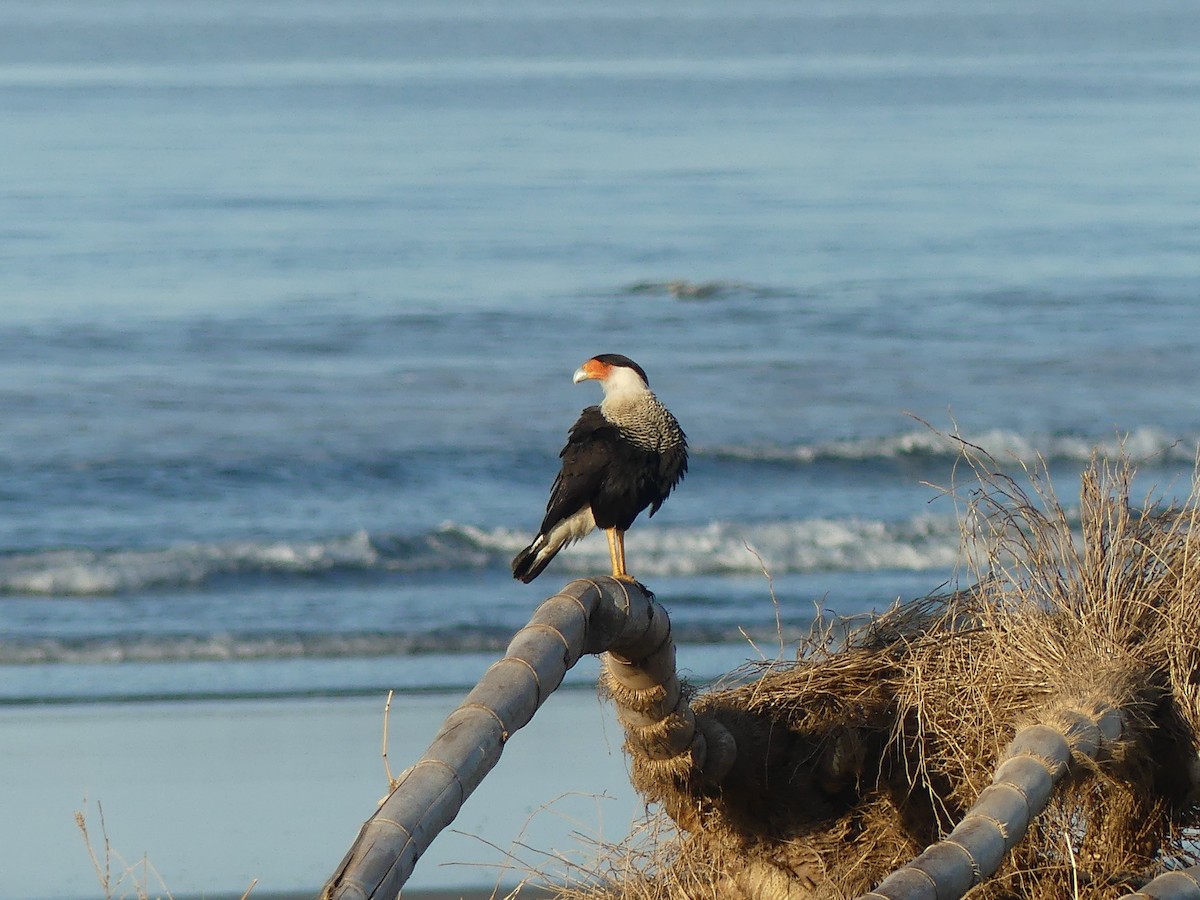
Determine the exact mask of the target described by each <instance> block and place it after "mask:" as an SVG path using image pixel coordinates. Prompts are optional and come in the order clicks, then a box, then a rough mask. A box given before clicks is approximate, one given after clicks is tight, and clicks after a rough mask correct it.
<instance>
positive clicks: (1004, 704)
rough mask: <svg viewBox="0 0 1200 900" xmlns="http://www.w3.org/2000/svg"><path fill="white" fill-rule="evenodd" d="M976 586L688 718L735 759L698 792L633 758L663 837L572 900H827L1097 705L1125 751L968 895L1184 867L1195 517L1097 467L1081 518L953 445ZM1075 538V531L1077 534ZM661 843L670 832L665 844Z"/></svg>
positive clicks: (1191, 732)
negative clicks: (1043, 736)
mask: <svg viewBox="0 0 1200 900" xmlns="http://www.w3.org/2000/svg"><path fill="white" fill-rule="evenodd" d="M962 451H963V452H962V462H963V465H964V466H965V468H966V470H968V471H969V472H970V475H971V477H970V480H969V484H968V485H967V486H966V488H965V489H964V488H955V489H954V490H952V491H951V492H950V493H951V494H952V496H953V497H954V498H955V502H956V503H958V504H959V505H960V506H959V511H960V514H961V518H962V521H963V543H964V554H963V556H964V559H965V560H968V562H966V563H964V571H963V573H962V575H961V576H960V580H962V581H965V582H966V583H968V584H969V585H970V587H969V588H967V589H964V590H960V591H956V592H952V593H948V594H944V595H940V596H934V597H927V598H924V599H921V600H918V601H914V602H911V603H907V604H904V605H899V606H897V607H895V608H893V609H891V610H889V611H888V612H886V613H884V614H882V615H880V616H878V617H877V618H874V619H873V620H871V621H869V622H868V623H866V624H865V625H862V626H860V627H858V628H856V629H855V630H853V631H852V632H851V633H850V634H849V636H848V637H846V638H845V639H844V640H835V638H834V636H835V630H834V629H833V627H832V626H827V627H825V628H824V629H819V630H817V631H815V632H814V635H813V637H812V638H811V639H810V640H808V641H807V642H805V643H804V644H803V646H801V647H800V648H799V651H798V653H797V656H796V659H795V660H793V661H790V662H788V663H786V664H780V663H767V662H764V663H762V664H760V665H759V667H758V671H757V672H756V675H757V677H756V678H754V679H753V680H752V681H751V682H750V683H748V684H744V685H742V686H740V687H735V688H730V689H725V690H716V691H713V692H710V693H707V694H705V695H702V696H700V697H697V698H695V699H694V701H693V702H694V707H695V709H696V711H697V714H698V715H706V716H711V717H713V718H715V719H717V720H718V721H720V722H721V723H722V724H723V725H725V727H727V728H728V729H729V730H730V731H731V732H733V733H734V734H735V735H736V737H737V740H738V762H737V764H736V766H735V767H734V770H733V771H732V772H731V773H730V775H729V777H727V778H726V779H725V780H724V782H723V783H722V784H720V785H719V786H712V785H708V784H705V783H703V782H702V781H701V780H699V779H696V778H694V777H693V776H691V775H690V774H689V773H686V772H683V773H681V772H680V771H679V770H678V768H675V769H668V768H663V767H662V766H657V767H656V766H654V765H651V764H649V763H648V762H646V761H643V760H640V759H638V758H636V757H635V758H634V759H633V761H632V768H633V778H634V783H635V785H636V786H637V787H638V789H639V790H640V791H641V792H642V793H643V794H644V795H645V796H646V798H647V799H649V800H652V801H655V802H657V803H660V804H661V805H662V808H663V809H664V810H665V811H666V813H667V814H668V815H669V816H670V818H671V819H672V820H673V821H674V822H675V823H677V826H678V830H677V831H676V830H669V829H668V830H669V834H667V835H664V834H661V833H658V834H655V835H654V839H653V840H652V841H649V842H643V843H641V844H639V845H638V846H637V847H630V846H626V847H622V848H614V849H613V851H612V852H611V853H610V854H609V857H608V858H607V859H606V860H605V861H604V863H603V864H602V865H601V866H600V871H598V873H597V874H598V876H599V878H600V882H601V884H600V885H599V886H592V887H589V888H587V889H572V890H567V891H564V892H563V893H562V894H561V896H562V897H565V898H582V897H612V898H629V900H660V898H710V897H723V898H738V897H741V898H756V900H757V898H787V900H799V898H806V897H830V898H842V897H852V896H856V895H858V894H860V893H862V892H864V891H866V890H869V889H870V888H871V887H872V886H873V885H874V884H875V883H877V882H878V881H879V880H880V879H882V877H883V876H884V875H886V874H887V873H888V872H890V871H891V870H892V869H894V868H896V867H897V866H899V865H901V864H903V863H904V862H906V861H907V860H908V859H910V858H911V857H912V856H913V855H915V854H916V853H917V852H919V851H920V850H921V849H922V848H923V847H924V846H926V845H927V844H929V843H932V842H933V841H935V840H937V839H938V838H939V837H941V836H943V835H944V834H945V833H946V832H947V831H948V830H949V828H950V827H951V826H952V825H953V824H954V823H955V822H956V821H957V819H958V818H960V817H961V815H962V814H963V812H964V811H965V810H966V808H967V807H968V806H969V805H970V804H971V803H972V802H973V801H974V799H975V798H976V796H977V795H978V793H979V792H980V791H981V790H982V789H983V788H984V787H985V786H986V785H987V784H988V783H989V782H990V780H991V776H992V772H993V769H994V766H995V763H996V760H997V759H998V757H999V756H1000V754H1001V753H1002V752H1003V750H1004V747H1005V746H1006V745H1007V743H1008V742H1009V741H1010V740H1011V739H1012V737H1013V735H1014V734H1015V733H1016V732H1017V730H1018V729H1019V728H1021V727H1022V726H1024V725H1027V724H1030V723H1032V722H1034V721H1046V720H1047V719H1052V718H1053V716H1054V715H1055V712H1056V710H1058V709H1059V708H1062V707H1064V706H1067V705H1078V704H1085V705H1086V704H1087V703H1089V702H1105V703H1108V704H1111V705H1114V706H1117V707H1119V708H1120V709H1122V711H1123V712H1124V714H1125V718H1126V725H1127V727H1126V734H1127V735H1128V737H1127V739H1126V740H1125V741H1124V743H1122V744H1121V745H1120V746H1118V747H1115V748H1112V749H1111V752H1109V753H1108V754H1107V755H1105V756H1104V757H1103V758H1102V759H1101V760H1100V761H1099V763H1097V764H1094V765H1085V764H1083V763H1082V762H1080V763H1079V764H1078V765H1077V766H1075V767H1074V771H1073V772H1072V773H1071V774H1070V775H1068V777H1067V778H1066V779H1065V780H1064V782H1063V783H1062V784H1061V785H1060V787H1059V790H1058V791H1057V792H1056V795H1055V797H1054V799H1053V800H1052V801H1051V805H1050V808H1049V809H1048V810H1047V811H1046V813H1045V814H1043V815H1042V816H1041V817H1040V818H1039V819H1038V820H1037V821H1036V822H1035V823H1033V824H1032V825H1031V826H1030V828H1029V831H1028V834H1027V836H1026V837H1025V839H1024V840H1023V841H1022V842H1021V844H1019V845H1018V848H1017V850H1016V851H1015V852H1014V853H1013V854H1011V856H1010V858H1009V859H1008V860H1006V861H1005V863H1004V864H1003V866H1002V868H1001V870H1000V872H999V873H997V876H996V877H995V878H993V879H991V880H990V881H989V882H988V883H986V884H984V885H982V886H980V887H979V888H977V889H976V892H977V894H978V895H979V896H987V897H995V898H1008V897H1023V898H1047V900H1050V898H1054V900H1059V898H1069V897H1082V898H1089V897H1100V896H1104V897H1111V896H1115V895H1116V894H1117V893H1120V892H1122V891H1124V890H1127V889H1132V888H1134V887H1136V886H1138V885H1140V884H1141V883H1143V882H1144V881H1145V880H1146V879H1147V878H1149V877H1150V876H1152V875H1153V874H1156V873H1157V872H1159V871H1161V870H1162V869H1164V868H1170V867H1176V866H1183V865H1191V864H1194V863H1195V862H1196V859H1195V856H1194V852H1193V851H1194V849H1195V847H1196V840H1197V836H1198V832H1197V831H1196V829H1197V827H1198V826H1200V795H1198V793H1197V785H1198V784H1200V771H1198V767H1197V750H1198V748H1200V739H1198V735H1200V528H1198V527H1197V524H1198V522H1197V520H1198V517H1200V501H1198V495H1197V492H1196V491H1195V490H1193V492H1192V494H1191V495H1190V496H1189V497H1188V498H1187V499H1186V500H1184V501H1182V502H1181V503H1178V504H1171V505H1164V504H1161V503H1158V502H1155V501H1154V500H1153V499H1152V498H1143V499H1142V500H1141V502H1137V503H1135V502H1134V501H1133V500H1132V499H1131V496H1130V492H1131V482H1132V479H1133V474H1134V471H1133V467H1132V466H1131V464H1130V463H1129V462H1128V461H1127V460H1125V459H1118V460H1116V461H1114V462H1110V461H1108V460H1105V459H1100V458H1097V459H1094V460H1093V462H1092V464H1091V466H1090V467H1089V468H1088V470H1087V471H1086V472H1085V473H1084V476H1083V479H1082V490H1081V495H1080V501H1079V511H1078V515H1077V517H1075V516H1072V515H1070V514H1068V512H1067V511H1066V509H1065V508H1064V506H1063V505H1062V504H1060V503H1059V501H1058V500H1057V498H1056V497H1055V496H1054V493H1053V490H1052V488H1051V486H1050V484H1049V481H1048V479H1047V478H1046V477H1045V476H1044V473H1043V472H1041V471H1038V470H1030V471H1027V472H1026V473H1025V479H1024V480H1025V481H1027V482H1028V483H1029V484H1030V485H1031V488H1030V489H1029V491H1026V490H1025V489H1023V488H1022V487H1020V486H1019V485H1018V483H1017V482H1016V481H1015V480H1013V479H1011V478H1008V477H1007V476H1004V475H1000V474H996V472H997V468H998V467H997V466H996V464H995V462H994V460H992V459H990V458H989V457H988V456H987V455H986V454H984V453H983V452H982V451H980V450H979V449H978V448H975V447H972V446H970V445H966V444H964V445H963V446H962ZM1076 518H1077V521H1073V520H1074V519H1076ZM665 827H666V826H664V828H665Z"/></svg>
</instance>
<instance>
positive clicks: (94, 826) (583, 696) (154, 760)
mask: <svg viewBox="0 0 1200 900" xmlns="http://www.w3.org/2000/svg"><path fill="white" fill-rule="evenodd" d="M460 700H461V695H460V694H456V695H446V694H429V695H416V696H412V695H409V696H403V697H397V698H396V699H395V700H394V701H393V704H392V711H391V721H390V738H389V748H388V750H389V753H388V756H389V762H390V765H391V770H392V772H393V773H399V772H400V771H402V770H403V769H404V768H405V767H407V766H408V765H410V764H411V763H412V762H414V761H415V760H416V759H417V758H419V756H420V754H421V752H422V751H423V750H424V749H425V747H426V746H427V745H428V743H429V740H430V739H431V738H432V737H433V735H434V733H435V731H436V729H437V727H438V725H439V724H440V723H441V721H442V719H443V718H444V717H445V715H446V714H447V713H449V712H450V711H451V710H452V709H453V708H454V707H455V706H456V705H457V703H458V702H459V701H460ZM383 706H384V697H378V698H319V699H303V700H254V701H220V702H172V703H126V704H114V705H98V704H89V705H80V706H72V705H66V706H27V707H7V708H0V761H3V764H4V767H5V770H6V773H7V774H6V777H5V778H4V779H3V780H0V808H3V809H4V810H5V811H6V814H5V815H4V816H3V817H0V848H3V849H2V855H3V861H2V862H3V864H2V868H3V869H4V871H5V873H6V875H5V879H4V881H5V883H4V884H3V885H0V898H11V900H83V898H99V897H102V896H103V891H102V890H101V888H100V885H99V882H98V880H97V877H96V873H95V872H94V871H93V868H92V865H91V862H90V861H89V859H88V856H87V851H86V848H85V846H84V842H83V839H82V836H81V834H80V832H79V830H78V828H77V826H76V824H75V821H74V817H73V814H74V812H75V811H76V810H83V811H84V812H85V814H86V816H87V821H88V824H89V828H90V830H91V832H92V838H93V843H94V845H96V846H97V847H98V849H102V848H100V840H99V835H100V825H99V807H102V808H103V813H104V820H105V824H106V828H107V832H108V837H109V840H110V842H111V846H112V848H113V850H114V851H115V852H117V853H119V854H121V856H123V857H124V859H125V860H127V861H129V862H131V863H132V862H138V861H140V860H141V859H142V857H143V855H144V856H145V857H146V858H148V859H149V860H150V862H151V863H152V864H153V866H154V867H155V869H156V870H157V871H158V873H159V874H160V875H161V878H162V887H161V888H160V885H159V882H158V881H156V880H155V879H154V878H150V879H149V888H150V895H151V896H158V895H162V896H166V892H167V891H169V892H170V894H171V895H172V896H173V897H174V898H175V900H185V898H191V897H200V896H203V897H205V898H207V900H213V898H218V897H221V898H224V897H230V898H240V897H241V896H242V894H243V892H244V891H245V890H246V888H247V886H249V884H250V883H251V881H252V880H254V879H255V878H257V879H258V884H257V886H256V887H255V889H254V892H253V893H252V894H251V896H252V897H253V898H255V900H263V898H268V900H276V898H283V897H287V898H289V900H290V898H292V897H306V898H311V897H314V896H315V895H316V893H317V891H318V889H319V887H320V885H321V884H322V882H323V881H324V879H325V878H326V877H328V875H329V874H330V873H331V872H332V870H333V868H334V867H335V866H336V865H337V863H338V862H339V861H340V860H341V858H342V856H343V855H344V854H345V852H346V850H347V849H348V848H349V846H350V843H351V841H352V840H353V839H354V836H355V834H357V832H358V828H359V826H360V825H361V824H362V822H363V820H364V819H366V818H367V817H368V816H369V815H370V814H371V812H372V811H373V810H374V809H375V807H376V804H377V802H378V801H379V800H380V799H381V798H382V797H383V796H384V794H385V793H386V781H385V775H384V768H383V763H382V761H381V758H380V749H381V737H382V726H383ZM620 744H621V735H620V729H619V728H618V726H617V725H616V723H615V721H614V719H613V716H612V711H611V707H608V706H606V705H604V704H601V703H600V702H599V701H598V700H597V698H596V696H595V692H594V690H591V689H588V690H574V691H560V692H558V693H556V694H555V695H554V696H552V697H551V698H549V700H548V701H547V703H546V704H545V705H544V706H543V708H542V709H541V710H540V711H539V713H538V715H537V716H536V717H535V718H534V721H533V722H532V723H531V724H530V725H529V726H527V727H526V728H525V729H523V730H522V731H521V732H518V733H517V734H516V735H514V737H513V738H512V739H511V740H510V742H509V744H508V746H507V748H506V749H505V752H504V756H503V757H502V759H501V760H500V763H499V765H498V766H497V768H496V769H495V770H493V772H492V774H491V775H490V776H489V778H488V779H487V780H485V781H484V783H483V784H482V785H481V786H480V787H479V789H478V790H477V791H476V792H475V794H474V795H473V796H472V797H471V798H469V799H468V801H467V804H466V806H465V807H464V808H463V811H462V813H461V814H460V816H459V819H458V820H457V821H456V822H455V823H454V825H452V826H451V828H450V829H448V830H447V831H446V832H444V833H443V834H442V835H441V836H440V837H439V838H438V839H437V840H436V841H435V842H434V843H433V845H432V846H431V848H430V849H429V851H428V852H427V854H426V855H425V857H424V858H423V859H422V860H421V861H420V862H419V863H418V865H417V868H416V871H415V872H414V874H413V877H412V878H411V879H410V882H409V889H408V890H406V891H405V894H404V896H405V897H409V898H413V897H415V898H428V900H434V898H435V897H436V898H437V900H443V898H448V897H472V898H474V897H488V896H491V895H492V891H493V888H494V887H495V886H496V885H497V884H503V885H506V886H508V885H512V884H516V883H518V882H520V881H522V880H523V879H524V878H525V876H526V875H527V874H528V872H529V871H530V870H531V869H534V868H538V869H542V870H546V869H549V870H550V871H554V870H556V869H557V870H559V871H561V869H562V864H561V863H558V862H556V861H555V860H554V859H553V857H554V856H555V855H557V854H563V855H565V856H566V857H567V858H568V859H572V860H576V861H581V860H584V859H587V858H590V857H591V856H592V855H593V849H592V846H590V844H591V843H592V842H594V841H595V840H598V839H599V840H607V841H616V840H620V839H621V838H623V837H624V836H625V835H626V834H628V833H629V831H630V828H631V823H632V822H633V820H634V819H635V818H637V817H640V815H641V813H642V808H641V804H640V803H639V802H638V800H637V798H636V796H635V795H634V793H633V791H632V789H631V788H630V787H629V781H628V775H627V772H626V768H625V761H624V757H623V755H622V754H621V750H620ZM518 844H519V845H520V846H518ZM529 847H532V848H536V849H535V850H529V849H526V848H529ZM510 848H511V855H512V856H513V857H514V858H515V859H516V860H517V861H516V862H515V863H514V862H507V861H506V854H507V853H509V852H510ZM17 861H27V862H26V863H25V864H20V865H18V864H17ZM113 868H114V870H115V871H120V869H121V868H122V866H121V865H120V863H119V862H118V861H115V860H114V862H113ZM131 884H132V883H131V882H129V881H126V882H124V884H123V887H122V889H123V890H129V889H130V888H131ZM429 891H441V892H443V893H441V894H429V893H427V892H429ZM447 891H448V892H449V893H445V892H447ZM505 892H506V891H505V890H502V891H500V892H499V893H498V894H497V896H501V897H502V896H504V893H505ZM114 893H115V895H116V896H120V895H121V892H120V890H118V891H115V892H114ZM130 894H131V895H132V892H130ZM528 896H534V894H532V893H530V894H528Z"/></svg>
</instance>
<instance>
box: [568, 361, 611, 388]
mask: <svg viewBox="0 0 1200 900" xmlns="http://www.w3.org/2000/svg"><path fill="white" fill-rule="evenodd" d="M606 377H608V366H606V365H604V363H602V362H600V361H599V360H597V359H589V360H588V361H587V362H585V363H584V364H583V365H582V366H580V367H579V368H578V369H576V370H575V374H574V376H572V378H571V381H573V382H574V383H575V384H579V382H581V381H587V380H588V379H589V378H596V379H599V380H600V381H603V380H604V379H605V378H606Z"/></svg>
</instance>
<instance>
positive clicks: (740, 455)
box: [700, 428, 1200, 465]
mask: <svg viewBox="0 0 1200 900" xmlns="http://www.w3.org/2000/svg"><path fill="white" fill-rule="evenodd" d="M960 437H961V438H962V439H963V440H965V441H966V442H967V443H969V444H972V445H974V446H975V447H979V448H981V449H983V450H984V451H986V452H987V453H989V454H991V455H992V456H993V457H994V458H995V459H996V460H997V461H998V462H1001V463H1005V462H1012V461H1015V462H1019V463H1022V464H1025V465H1036V464H1037V463H1038V462H1039V461H1045V462H1072V463H1075V462H1078V463H1086V462H1087V461H1088V460H1089V459H1091V456H1092V454H1093V453H1099V454H1101V455H1104V456H1109V457H1115V456H1117V455H1118V454H1121V453H1124V454H1126V455H1128V456H1129V457H1130V458H1131V459H1133V460H1135V461H1141V460H1145V461H1150V462H1155V461H1157V462H1162V463H1170V464H1186V465H1191V464H1192V463H1194V462H1195V461H1196V458H1197V447H1198V446H1200V435H1186V436H1181V435H1178V434H1168V433H1167V432H1165V431H1161V430H1159V429H1155V428H1139V429H1135V430H1134V431H1131V432H1129V433H1128V434H1125V435H1115V434H1114V435H1112V436H1109V437H1106V438H1095V437H1085V436H1080V435H1044V436H1037V435H1034V436H1030V435H1024V434H1020V433H1017V432H1014V431H1006V430H1004V429H991V430H987V431H982V432H979V433H978V434H966V435H960ZM960 449H961V444H960V443H959V442H958V441H957V440H954V439H951V438H949V437H946V436H944V435H940V434H937V433H935V432H933V431H931V430H929V429H919V430H918V429H914V430H912V431H907V432H902V433H900V434H893V435H886V436H883V437H874V438H861V439H849V440H839V441H828V442H825V443H815V444H798V445H794V446H736V445H729V446H712V447H707V448H700V453H703V454H709V455H712V456H716V457H723V458H726V459H737V460H745V461H763V462H792V463H800V464H807V463H816V462H823V461H845V462H871V461H883V460H896V459H904V458H927V459H953V458H955V457H957V456H958V455H959V451H960Z"/></svg>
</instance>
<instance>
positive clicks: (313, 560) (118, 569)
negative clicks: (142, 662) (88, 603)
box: [0, 531, 379, 596]
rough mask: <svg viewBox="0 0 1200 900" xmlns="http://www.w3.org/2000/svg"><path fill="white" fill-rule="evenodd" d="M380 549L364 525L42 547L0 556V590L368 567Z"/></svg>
mask: <svg viewBox="0 0 1200 900" xmlns="http://www.w3.org/2000/svg"><path fill="white" fill-rule="evenodd" d="M378 562H379V554H378V552H377V551H376V549H375V547H374V546H373V544H372V543H371V539H370V537H369V536H368V535H367V533H366V532H365V531H360V532H357V533H355V534H352V535H350V536H348V537H339V538H333V539H331V540H327V541H308V542H305V541H300V542H289V541H263V542H258V541H231V542H228V543H219V544H183V545H180V546H177V547H169V548H165V549H151V550H132V549H128V550H113V551H103V550H47V551H44V552H37V553H20V554H13V555H10V556H5V557H2V558H0V592H3V593H9V594H46V595H76V596H86V595H93V594H114V593H124V592H134V591H140V590H146V589H149V588H154V587H160V586H176V587H178V586H187V585H196V584H201V583H203V582H204V581H207V580H208V579H210V578H214V577H217V576H221V575H238V574H245V573H264V574H271V573H278V574H297V575H306V574H312V573H317V572H327V571H329V570H331V569H337V568H370V567H372V566H374V565H377V564H378Z"/></svg>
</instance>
